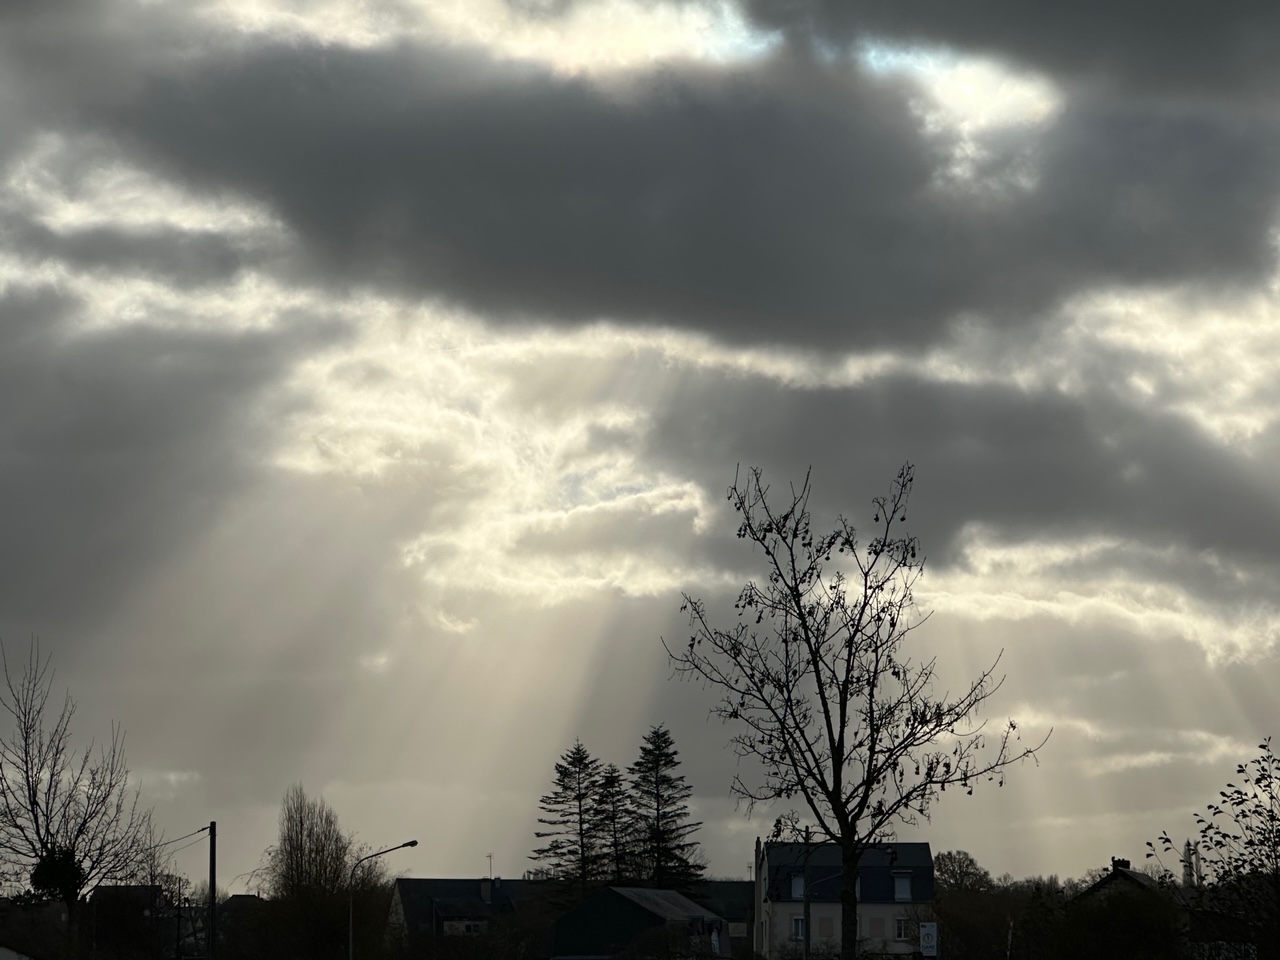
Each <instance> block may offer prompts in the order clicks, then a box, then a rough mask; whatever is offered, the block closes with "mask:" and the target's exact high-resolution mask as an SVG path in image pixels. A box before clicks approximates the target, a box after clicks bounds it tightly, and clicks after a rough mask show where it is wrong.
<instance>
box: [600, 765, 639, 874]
mask: <svg viewBox="0 0 1280 960" xmlns="http://www.w3.org/2000/svg"><path fill="white" fill-rule="evenodd" d="M596 817H597V822H598V824H599V827H600V843H601V864H600V866H601V874H602V876H604V877H605V878H606V879H607V880H608V881H609V882H610V883H613V884H620V883H623V882H624V881H626V880H630V879H633V878H634V877H635V875H636V866H637V864H636V854H637V850H636V823H635V810H634V809H633V807H632V802H631V794H630V792H629V791H628V790H627V781H626V779H625V778H624V777H623V775H622V771H621V770H619V769H618V765H617V764H616V763H611V764H609V765H608V766H607V767H605V768H604V771H603V772H602V773H601V775H600V792H599V794H597V796H596Z"/></svg>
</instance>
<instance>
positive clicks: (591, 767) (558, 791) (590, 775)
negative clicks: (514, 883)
mask: <svg viewBox="0 0 1280 960" xmlns="http://www.w3.org/2000/svg"><path fill="white" fill-rule="evenodd" d="M555 770H556V775H555V779H554V781H553V789H552V790H551V792H550V793H548V794H547V795H546V796H545V797H543V798H542V799H541V800H540V801H539V805H540V806H541V807H542V812H543V813H544V814H545V816H541V817H539V818H538V822H539V823H541V824H543V825H544V826H547V827H549V828H550V829H548V830H538V831H536V832H535V833H534V836H535V837H537V838H538V839H539V840H550V842H549V843H548V844H547V845H546V846H545V847H539V848H537V849H535V850H534V851H533V854H532V855H531V857H530V859H532V860H538V861H540V862H542V863H544V864H546V866H547V867H548V868H549V869H550V870H551V871H552V872H553V873H554V874H555V875H556V876H558V877H561V878H563V879H565V880H572V881H573V882H574V883H576V884H577V885H578V889H579V892H580V893H581V894H582V895H583V896H586V892H587V884H589V883H590V882H591V881H593V880H595V879H596V878H597V877H598V876H599V872H600V852H601V851H600V846H601V845H600V828H599V821H598V810H597V798H598V796H599V792H600V779H601V771H600V761H599V760H598V759H597V758H596V757H593V756H592V755H591V753H590V751H588V750H587V748H586V747H584V746H583V745H582V741H581V740H575V741H574V742H573V746H572V747H571V748H570V749H569V750H567V751H566V752H565V753H564V754H563V755H562V756H561V757H560V762H559V763H557V764H556V765H555Z"/></svg>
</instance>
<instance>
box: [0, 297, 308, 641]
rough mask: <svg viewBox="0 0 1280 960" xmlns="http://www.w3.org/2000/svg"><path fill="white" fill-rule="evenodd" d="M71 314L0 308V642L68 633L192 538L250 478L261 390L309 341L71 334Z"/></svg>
mask: <svg viewBox="0 0 1280 960" xmlns="http://www.w3.org/2000/svg"><path fill="white" fill-rule="evenodd" d="M85 309H87V308H86V305H85V304H82V303H79V302H76V301H74V300H72V299H70V298H68V297H65V296H60V295H56V294H54V293H51V292H48V291H41V290H38V289H37V290H28V291H23V290H21V289H16V288H13V287H11V288H10V290H9V292H8V293H6V294H5V295H4V297H3V298H2V299H0V321H2V322H0V502H3V503H4V504H5V508H4V509H3V510H0V543H3V544H4V553H3V557H2V559H0V608H2V609H3V610H4V623H3V625H2V626H0V636H13V635H14V634H15V633H16V635H18V636H25V635H27V634H28V633H29V632H37V633H41V634H44V635H46V636H50V637H51V638H59V637H61V638H66V637H68V636H70V635H75V634H78V635H80V636H84V634H85V631H86V630H90V632H91V630H92V619H93V618H94V617H101V616H102V615H103V614H104V613H105V612H106V611H107V610H109V609H110V608H111V606H112V605H113V604H114V603H116V602H117V601H119V600H120V599H121V598H122V597H123V596H125V595H127V592H128V587H129V585H130V584H132V583H135V582H136V581H137V579H138V578H139V577H141V576H142V575H143V574H145V573H147V572H149V571H155V570H156V569H158V568H159V567H161V566H162V565H163V564H164V562H165V560H166V558H167V557H168V555H169V554H170V552H171V551H172V550H173V549H174V548H175V547H176V545H178V544H181V543H183V542H184V541H186V540H187V539H188V538H190V537H192V536H194V535H196V534H197V533H198V532H199V531H200V530H201V529H202V527H203V525H204V524H206V523H207V522H208V521H209V519H210V517H211V516H214V515H216V512H217V511H218V510H219V509H220V508H221V507H222V505H223V504H224V503H225V501H226V498H227V497H228V496H229V495H230V492H231V491H232V490H233V489H235V488H236V486H237V485H239V484H241V483H243V482H245V480H246V479H247V478H248V476H249V475H250V474H251V472H252V471H253V470H255V469H258V467H257V465H256V464H257V460H258V458H259V457H260V453H261V450H262V449H263V448H264V446H265V445H266V444H268V443H269V442H270V439H271V436H272V435H271V432H270V429H269V427H268V425H267V424H266V423H265V422H264V421H263V420H260V419H258V418H257V417H256V416H255V413H256V412H257V406H256V405H257V404H258V403H259V402H260V401H261V400H262V398H263V391H264V390H265V389H267V388H269V387H270V386H272V385H273V384H274V382H275V381H276V380H277V378H278V377H279V376H280V375H281V371H282V370H283V369H285V368H286V366H287V364H288V362H289V361H290V359H291V358H292V357H293V356H294V355H295V351H296V350H297V349H299V348H300V347H301V346H302V345H303V344H306V343H313V344H314V343H315V342H316V341H317V340H318V338H320V337H321V334H320V333H319V332H318V331H316V330H312V331H310V332H308V333H306V334H298V333H244V334H212V333H195V332H180V331H166V330H162V329H154V328H147V327H141V326H139V327H134V328H117V329H110V330H102V331H100V332H92V333H91V332H86V331H79V332H77V331H75V330H74V329H73V327H74V326H75V324H76V323H77V322H78V321H80V319H81V315H82V312H83V311H84V310H85ZM88 309H91V307H89V308H88ZM51 618H52V619H51ZM55 621H56V622H55ZM99 625H100V624H99ZM55 642H56V640H55Z"/></svg>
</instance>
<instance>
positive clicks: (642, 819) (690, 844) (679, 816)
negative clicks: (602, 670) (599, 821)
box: [627, 724, 704, 888]
mask: <svg viewBox="0 0 1280 960" xmlns="http://www.w3.org/2000/svg"><path fill="white" fill-rule="evenodd" d="M679 765H680V760H679V753H678V752H677V751H676V748H675V741H674V740H672V738H671V733H670V731H668V730H667V729H666V727H664V726H662V725H661V724H659V725H658V726H656V727H651V728H650V730H649V732H648V733H647V734H645V736H644V741H643V742H642V743H641V745H640V757H639V759H637V760H636V762H635V763H633V764H632V765H631V766H630V767H628V768H627V773H628V774H629V776H630V780H631V797H632V804H633V808H634V810H635V822H636V828H637V834H638V840H639V852H640V868H641V869H640V879H643V880H645V881H647V882H648V883H651V884H653V886H655V887H659V888H665V887H676V888H679V887H687V886H689V885H690V884H692V883H693V882H694V881H696V880H698V879H700V878H701V876H702V871H703V869H704V867H703V865H702V864H701V863H698V862H696V861H695V859H694V854H695V852H696V851H697V847H698V844H697V842H696V841H693V840H690V839H689V838H690V837H691V836H692V835H693V833H694V832H695V831H696V830H697V829H698V828H699V827H700V826H702V824H701V823H691V822H690V821H689V807H688V805H687V804H686V801H687V800H688V799H689V797H690V796H691V795H692V793H693V787H691V786H689V785H688V784H687V783H685V781H684V776H683V775H677V774H676V773H675V769H676V768H677V767H678V766H679Z"/></svg>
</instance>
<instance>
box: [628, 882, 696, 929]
mask: <svg viewBox="0 0 1280 960" xmlns="http://www.w3.org/2000/svg"><path fill="white" fill-rule="evenodd" d="M609 889H610V890H612V891H613V892H614V893H616V894H618V895H619V896H623V897H626V898H627V899H628V900H630V901H631V902H632V903H634V904H636V905H637V906H639V907H642V908H644V909H645V910H647V911H649V912H650V913H652V914H653V915H654V916H657V917H661V918H662V919H663V920H673V921H678V922H684V921H688V920H691V919H693V918H695V917H701V918H704V919H707V920H720V919H721V918H720V917H718V916H717V915H716V914H714V913H712V912H711V911H710V910H708V909H707V908H706V907H703V906H700V905H699V904H696V903H694V902H693V901H692V900H690V899H689V898H688V897H686V896H685V895H684V894H682V893H676V892H675V891H674V890H653V889H650V888H648V887H610V888H609Z"/></svg>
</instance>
